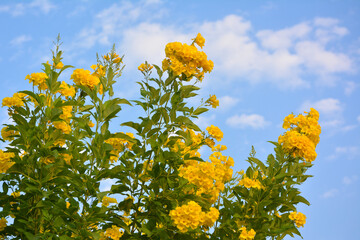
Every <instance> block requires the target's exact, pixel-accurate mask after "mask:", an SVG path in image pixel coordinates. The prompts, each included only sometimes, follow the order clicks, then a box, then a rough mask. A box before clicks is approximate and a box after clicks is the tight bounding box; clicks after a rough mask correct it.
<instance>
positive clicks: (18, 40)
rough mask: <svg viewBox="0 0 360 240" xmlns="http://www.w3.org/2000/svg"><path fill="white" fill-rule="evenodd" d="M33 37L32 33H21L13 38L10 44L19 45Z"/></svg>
mask: <svg viewBox="0 0 360 240" xmlns="http://www.w3.org/2000/svg"><path fill="white" fill-rule="evenodd" d="M31 39H32V38H31V36H30V35H20V36H18V37H16V38H14V39H13V40H11V41H10V44H11V45H13V46H19V45H22V44H23V43H25V42H28V41H30V40H31Z"/></svg>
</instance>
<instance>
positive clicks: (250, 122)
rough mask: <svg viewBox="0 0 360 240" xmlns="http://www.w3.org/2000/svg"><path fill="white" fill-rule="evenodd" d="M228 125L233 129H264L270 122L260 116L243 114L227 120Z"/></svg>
mask: <svg viewBox="0 0 360 240" xmlns="http://www.w3.org/2000/svg"><path fill="white" fill-rule="evenodd" d="M226 123H227V124H228V125H229V126H231V127H239V128H246V127H251V128H254V129H260V128H264V127H265V126H267V125H269V124H270V122H267V121H265V118H264V117H263V116H261V115H258V114H250V115H247V114H242V115H240V116H239V115H234V116H232V117H230V118H228V119H227V120H226Z"/></svg>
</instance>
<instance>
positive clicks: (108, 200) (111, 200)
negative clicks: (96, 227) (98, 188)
mask: <svg viewBox="0 0 360 240" xmlns="http://www.w3.org/2000/svg"><path fill="white" fill-rule="evenodd" d="M110 203H117V200H116V199H115V198H111V197H108V196H104V197H103V199H102V205H103V206H105V207H107V206H109V204H110Z"/></svg>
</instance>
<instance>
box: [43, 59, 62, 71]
mask: <svg viewBox="0 0 360 240" xmlns="http://www.w3.org/2000/svg"><path fill="white" fill-rule="evenodd" d="M53 61H54V59H53ZM46 64H47V65H49V66H51V65H50V63H49V61H47V62H46ZM53 66H54V68H55V69H62V68H63V67H64V64H63V63H62V62H61V61H60V62H58V63H57V64H55V62H53Z"/></svg>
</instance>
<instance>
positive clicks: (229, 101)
mask: <svg viewBox="0 0 360 240" xmlns="http://www.w3.org/2000/svg"><path fill="white" fill-rule="evenodd" d="M239 101H240V100H239V99H238V98H234V97H231V96H223V97H220V98H219V110H221V111H227V110H229V109H231V108H233V107H234V106H236V104H237V103H238V102H239Z"/></svg>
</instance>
